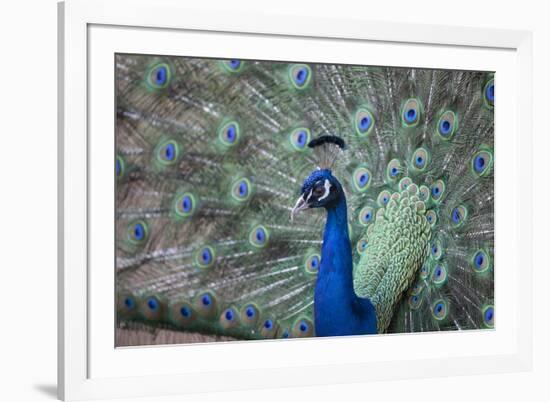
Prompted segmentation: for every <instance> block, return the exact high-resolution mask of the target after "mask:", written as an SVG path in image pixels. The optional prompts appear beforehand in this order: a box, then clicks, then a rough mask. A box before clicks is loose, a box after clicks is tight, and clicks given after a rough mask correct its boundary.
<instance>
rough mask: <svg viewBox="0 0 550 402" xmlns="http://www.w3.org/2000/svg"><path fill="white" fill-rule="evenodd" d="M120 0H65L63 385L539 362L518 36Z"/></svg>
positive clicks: (116, 389) (228, 381) (521, 35)
mask: <svg viewBox="0 0 550 402" xmlns="http://www.w3.org/2000/svg"><path fill="white" fill-rule="evenodd" d="M130 3H131V2H127V1H110V2H107V1H105V2H103V1H99V2H97V1H96V2H91V1H78V0H74V1H68V2H65V3H62V4H60V6H59V16H60V23H59V29H60V32H59V40H60V54H59V56H60V64H59V65H60V71H59V72H60V77H61V78H62V79H61V80H60V83H61V84H60V85H61V86H60V96H59V101H60V112H61V114H60V136H59V138H60V182H61V183H62V184H61V186H60V230H59V233H60V244H61V245H62V247H61V249H60V255H59V257H60V268H59V274H60V277H59V280H60V293H59V297H60V304H59V308H60V320H59V325H60V328H59V337H60V338H59V340H60V345H61V348H60V350H59V367H60V372H59V384H60V386H59V390H60V396H61V397H62V398H65V399H67V400H72V399H82V398H100V397H120V396H160V395H167V394H175V393H182V392H205V391H215V390H222V389H223V390H232V389H245V388H260V387H275V386H293V385H308V384H309V385H312V384H321V383H327V382H356V381H366V380H369V379H371V380H375V379H392V378H411V377H421V376H423V375H424V374H423V373H426V372H431V371H433V369H434V368H438V371H437V372H438V374H439V375H453V374H461V373H486V372H503V371H512V370H522V369H528V368H529V367H530V364H531V333H530V327H531V318H530V313H529V303H530V302H529V300H530V297H529V287H530V275H531V266H530V253H529V243H530V242H529V238H530V225H531V218H530V216H531V215H530V211H525V207H524V201H523V198H522V197H521V196H520V195H521V194H529V193H530V191H531V189H530V179H529V177H530V168H529V165H528V164H522V163H521V162H522V161H525V160H528V157H529V152H530V141H531V133H530V131H529V127H530V121H529V119H530V96H531V81H530V68H531V67H530V65H531V64H530V63H531V53H530V52H531V35H530V34H529V33H526V32H512V31H496V30H482V29H472V28H450V27H434V26H431V27H430V26H420V25H418V26H414V25H403V24H397V23H384V24H382V23H368V24H365V23H363V22H361V21H324V20H319V19H315V18H307V17H305V18H304V17H300V24H293V23H292V22H293V21H295V20H294V18H296V17H293V16H285V17H282V16H276V15H262V16H260V15H248V14H246V13H240V12H238V11H235V12H234V14H232V15H231V18H227V14H224V15H223V16H221V15H216V13H214V12H209V11H208V10H207V8H206V6H205V8H204V9H200V8H195V9H188V8H186V7H185V6H183V5H180V4H178V2H177V1H170V0H162V1H157V2H154V3H153V2H140V3H137V4H135V3H131V7H132V10H133V12H132V13H131V14H128V13H126V12H125V10H126V9H127V8H128V7H130ZM434 33H436V34H434ZM434 38H437V39H434ZM495 87H496V88H497V93H498V95H497V97H495ZM520 123H521V127H522V132H521V137H520V133H519V132H518V127H519V125H520ZM520 138H521V141H520ZM520 255H521V256H522V257H521V265H520V259H519V256H520ZM520 272H521V275H520ZM504 295H505V297H504ZM497 311H498V313H497ZM497 316H498V317H497ZM520 328H521V330H520ZM449 346H452V347H449ZM320 350H322V351H323V353H319V351H320ZM443 365H444V366H445V369H441V367H442V366H443ZM306 367H307V371H304V368H306ZM413 367H414V370H413V369H412V368H413Z"/></svg>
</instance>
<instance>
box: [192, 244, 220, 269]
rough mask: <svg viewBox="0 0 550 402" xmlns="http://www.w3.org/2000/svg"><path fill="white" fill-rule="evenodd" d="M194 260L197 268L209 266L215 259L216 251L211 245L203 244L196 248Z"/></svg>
mask: <svg viewBox="0 0 550 402" xmlns="http://www.w3.org/2000/svg"><path fill="white" fill-rule="evenodd" d="M195 261H196V263H197V265H198V266H199V268H210V267H211V266H212V265H214V262H215V261H216V252H215V250H214V248H213V247H211V246H204V247H201V248H199V249H198V250H197V252H196V254H195Z"/></svg>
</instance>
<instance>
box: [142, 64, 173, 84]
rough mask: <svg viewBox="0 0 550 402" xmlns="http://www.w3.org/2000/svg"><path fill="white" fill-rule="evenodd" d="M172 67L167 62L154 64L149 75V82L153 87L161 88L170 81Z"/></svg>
mask: <svg viewBox="0 0 550 402" xmlns="http://www.w3.org/2000/svg"><path fill="white" fill-rule="evenodd" d="M170 76H171V73H170V67H169V66H168V64H166V63H160V64H157V65H155V66H153V67H152V68H151V69H150V70H149V73H148V75H147V84H148V85H149V87H151V88H153V89H161V88H165V87H166V86H168V84H169V83H170Z"/></svg>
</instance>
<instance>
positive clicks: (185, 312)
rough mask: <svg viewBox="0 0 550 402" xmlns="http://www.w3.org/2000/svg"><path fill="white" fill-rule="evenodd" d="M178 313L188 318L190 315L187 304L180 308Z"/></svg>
mask: <svg viewBox="0 0 550 402" xmlns="http://www.w3.org/2000/svg"><path fill="white" fill-rule="evenodd" d="M180 314H181V316H182V317H185V318H189V317H191V309H190V308H189V307H187V306H184V307H182V308H180Z"/></svg>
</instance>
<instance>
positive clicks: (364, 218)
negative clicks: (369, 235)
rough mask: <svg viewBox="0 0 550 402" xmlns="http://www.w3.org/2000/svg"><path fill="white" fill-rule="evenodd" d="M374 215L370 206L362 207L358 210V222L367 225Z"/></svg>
mask: <svg viewBox="0 0 550 402" xmlns="http://www.w3.org/2000/svg"><path fill="white" fill-rule="evenodd" d="M373 217H374V209H373V208H371V207H364V208H363V209H361V211H359V223H360V224H361V225H363V226H367V225H368V224H369V223H370V222H372V219H373Z"/></svg>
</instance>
